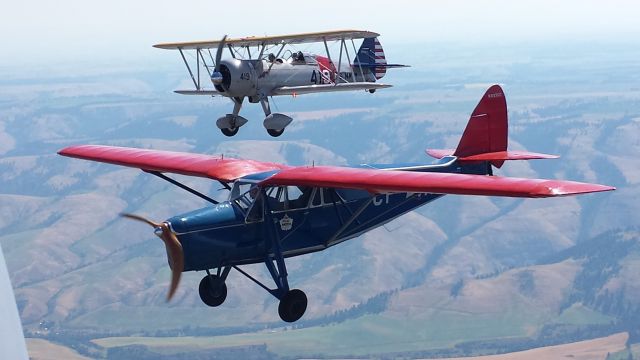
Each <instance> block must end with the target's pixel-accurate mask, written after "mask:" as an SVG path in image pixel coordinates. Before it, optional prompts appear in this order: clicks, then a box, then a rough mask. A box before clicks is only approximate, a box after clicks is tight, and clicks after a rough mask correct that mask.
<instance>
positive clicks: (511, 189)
mask: <svg viewBox="0 0 640 360" xmlns="http://www.w3.org/2000/svg"><path fill="white" fill-rule="evenodd" d="M58 154H60V155H63V156H68V157H73V158H79V159H85V160H92V161H98V162H104V163H109V164H114V165H121V166H127V167H133V168H138V169H142V170H146V171H159V172H169V173H174V174H182V175H189V176H198V177H205V178H210V179H214V180H220V181H224V182H230V181H234V180H236V179H239V178H241V177H245V176H248V175H251V174H255V173H261V172H267V171H274V170H277V171H278V173H276V174H274V175H272V176H271V177H269V178H267V179H266V180H264V181H262V182H261V184H262V185H297V186H317V187H331V188H343V189H359V190H367V191H370V192H374V193H393V192H417V193H435V194H458V195H487V196H507V197H531V198H537V197H552V196H566V195H576V194H584V193H591V192H600V191H610V190H615V188H614V187H612V186H606V185H599V184H588V183H581V182H575V181H565V180H547V179H522V178H511V177H499V176H485V175H469V174H454V173H435V172H410V171H398V170H376V169H359V168H348V167H338V166H315V167H303V166H301V167H290V166H286V165H282V164H276V163H269V162H260V161H255V160H240V159H229V158H222V157H217V156H211V155H201V154H191V153H183V152H173V151H160V150H148V149H135V148H126V147H118V146H104V145H79V146H70V147H67V148H64V149H62V150H60V151H59V152H58Z"/></svg>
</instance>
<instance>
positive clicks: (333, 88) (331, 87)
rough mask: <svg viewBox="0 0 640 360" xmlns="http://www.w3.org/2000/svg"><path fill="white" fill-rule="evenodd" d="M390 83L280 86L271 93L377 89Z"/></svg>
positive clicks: (286, 93)
mask: <svg viewBox="0 0 640 360" xmlns="http://www.w3.org/2000/svg"><path fill="white" fill-rule="evenodd" d="M389 87H391V85H388V84H381V83H374V82H352V83H341V84H319V85H303V86H281V87H278V88H275V89H273V90H272V91H271V95H293V94H297V95H301V94H312V93H320V92H333V91H353V90H378V89H385V88H389Z"/></svg>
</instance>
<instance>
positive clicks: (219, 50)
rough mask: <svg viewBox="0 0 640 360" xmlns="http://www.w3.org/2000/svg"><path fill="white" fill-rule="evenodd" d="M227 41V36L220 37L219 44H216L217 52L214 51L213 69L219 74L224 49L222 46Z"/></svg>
mask: <svg viewBox="0 0 640 360" xmlns="http://www.w3.org/2000/svg"><path fill="white" fill-rule="evenodd" d="M226 41H227V35H225V36H223V37H222V40H220V44H218V50H217V51H216V67H215V68H214V71H215V72H220V59H222V50H223V49H224V45H225V43H226Z"/></svg>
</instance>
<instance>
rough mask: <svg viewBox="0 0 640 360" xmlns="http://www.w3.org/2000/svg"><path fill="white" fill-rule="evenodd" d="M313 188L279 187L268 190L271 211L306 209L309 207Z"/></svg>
mask: <svg viewBox="0 0 640 360" xmlns="http://www.w3.org/2000/svg"><path fill="white" fill-rule="evenodd" d="M312 192H313V188H310V187H307V186H278V187H272V188H269V189H267V202H268V204H269V209H270V210H271V211H285V210H295V209H304V208H307V207H309V200H310V198H311V194H312Z"/></svg>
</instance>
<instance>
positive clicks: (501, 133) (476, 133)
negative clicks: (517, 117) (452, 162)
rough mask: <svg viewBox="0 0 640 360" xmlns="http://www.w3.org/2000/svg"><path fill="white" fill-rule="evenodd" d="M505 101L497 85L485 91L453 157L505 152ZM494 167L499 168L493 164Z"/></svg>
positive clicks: (498, 165)
mask: <svg viewBox="0 0 640 360" xmlns="http://www.w3.org/2000/svg"><path fill="white" fill-rule="evenodd" d="M507 128H508V125H507V101H506V99H505V97H504V92H503V91H502V88H501V87H500V86H499V85H493V86H492V87H490V88H489V90H487V92H486V93H485V94H484V96H483V97H482V99H480V102H479V103H478V105H477V106H476V108H475V110H473V113H472V114H471V118H470V119H469V123H467V127H466V128H465V129H464V133H463V134H462V138H461V139H460V143H459V144H458V147H457V148H456V151H455V152H454V153H453V155H455V156H458V157H467V156H472V155H478V154H485V153H493V152H498V151H506V150H507V133H508V131H507V130H508V129H507ZM493 165H494V166H497V167H500V166H501V165H502V162H500V163H499V164H497V163H494V164H493Z"/></svg>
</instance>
